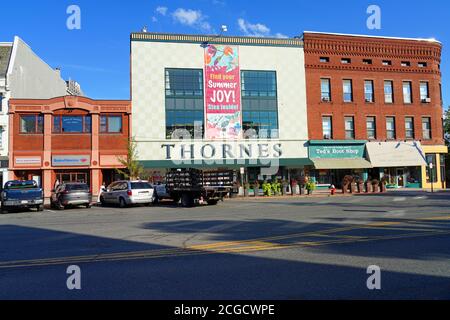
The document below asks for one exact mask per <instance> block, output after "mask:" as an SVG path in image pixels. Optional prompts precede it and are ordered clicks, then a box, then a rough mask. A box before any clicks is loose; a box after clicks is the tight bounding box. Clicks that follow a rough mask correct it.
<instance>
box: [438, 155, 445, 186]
mask: <svg viewBox="0 0 450 320" xmlns="http://www.w3.org/2000/svg"><path fill="white" fill-rule="evenodd" d="M445 157H446V155H445V154H441V155H440V157H439V159H440V161H439V162H440V167H441V182H445V176H446V174H445V171H446V169H445Z"/></svg>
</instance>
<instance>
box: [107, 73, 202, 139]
mask: <svg viewBox="0 0 450 320" xmlns="http://www.w3.org/2000/svg"><path fill="white" fill-rule="evenodd" d="M204 109H205V106H204V100H203V71H202V70H201V69H166V138H167V139H171V138H172V136H173V134H174V132H175V131H176V130H187V131H188V132H189V133H190V135H191V137H197V135H201V136H202V137H203V131H204ZM102 125H103V126H106V125H107V124H106V122H104V123H103V124H102ZM195 125H198V127H199V128H200V130H201V132H194V131H195V129H196V127H195Z"/></svg>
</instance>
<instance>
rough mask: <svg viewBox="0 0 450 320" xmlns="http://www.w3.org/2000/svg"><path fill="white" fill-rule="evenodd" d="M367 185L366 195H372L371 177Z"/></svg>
mask: <svg viewBox="0 0 450 320" xmlns="http://www.w3.org/2000/svg"><path fill="white" fill-rule="evenodd" d="M365 184H366V193H372V178H371V177H369V178H368V179H367V181H366V183H365Z"/></svg>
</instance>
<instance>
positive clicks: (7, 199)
mask: <svg viewBox="0 0 450 320" xmlns="http://www.w3.org/2000/svg"><path fill="white" fill-rule="evenodd" d="M1 204H2V208H1V212H2V213H6V212H8V211H9V210H13V209H25V208H36V209H37V210H38V211H44V193H43V191H42V189H41V188H39V186H38V184H37V183H36V181H8V182H7V183H6V184H5V187H4V188H3V191H2V194H1Z"/></svg>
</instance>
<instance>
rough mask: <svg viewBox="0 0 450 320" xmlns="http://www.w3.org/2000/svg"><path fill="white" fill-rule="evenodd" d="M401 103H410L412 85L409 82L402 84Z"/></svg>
mask: <svg viewBox="0 0 450 320" xmlns="http://www.w3.org/2000/svg"><path fill="white" fill-rule="evenodd" d="M403 102H404V103H408V104H410V103H412V83H411V81H404V82H403Z"/></svg>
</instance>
